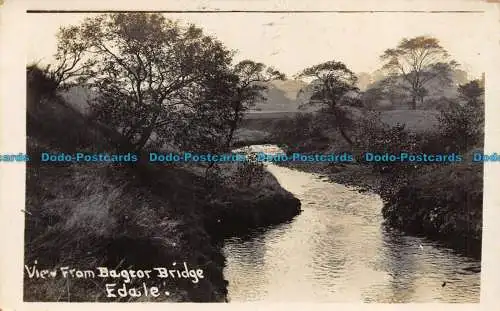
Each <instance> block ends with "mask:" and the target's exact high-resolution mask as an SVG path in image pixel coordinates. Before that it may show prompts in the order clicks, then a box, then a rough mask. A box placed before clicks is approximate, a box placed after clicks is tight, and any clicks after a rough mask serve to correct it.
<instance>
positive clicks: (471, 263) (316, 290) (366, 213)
mask: <svg viewBox="0 0 500 311" xmlns="http://www.w3.org/2000/svg"><path fill="white" fill-rule="evenodd" d="M268 169H269V171H270V172H271V173H273V174H274V175H275V176H276V178H277V179H278V181H279V182H280V183H281V184H282V186H283V187H284V188H286V189H287V190H289V191H291V192H292V193H294V194H295V195H296V196H297V197H298V198H299V199H300V200H301V201H302V205H303V210H304V211H303V212H302V214H300V215H299V216H297V217H296V218H295V219H294V220H293V221H292V222H290V223H288V224H283V225H280V226H276V227H273V228H270V229H268V230H266V231H264V232H260V233H256V234H254V235H253V236H252V237H251V238H250V239H248V240H241V239H230V240H227V241H226V243H225V246H224V252H225V255H226V257H227V260H228V261H227V265H226V268H225V271H224V274H225V277H226V279H227V280H228V281H229V296H230V299H231V301H252V300H260V301H287V302H291V301H321V302H327V301H328V302H478V301H479V279H480V278H479V273H477V272H474V271H475V270H476V268H477V267H478V266H479V265H480V263H479V262H478V261H477V260H474V259H469V258H465V257H461V256H459V255H457V254H455V253H454V252H452V251H450V250H448V249H446V248H442V247H438V246H437V245H436V244H435V243H433V242H429V241H427V240H424V239H421V238H415V237H408V236H405V235H403V234H401V233H400V232H398V231H394V230H389V229H387V228H384V227H383V226H381V220H382V219H381V215H380V209H381V207H382V202H381V201H380V199H379V198H378V197H377V196H375V195H372V194H360V193H357V192H355V191H352V190H350V189H348V188H346V187H344V186H342V185H338V184H332V183H328V182H326V181H323V180H321V179H319V178H318V177H316V176H315V175H313V174H308V173H304V172H299V171H293V170H290V169H287V168H283V167H278V166H275V165H269V166H268ZM444 281H446V282H447V283H446V284H447V285H446V286H445V287H442V284H443V282H444Z"/></svg>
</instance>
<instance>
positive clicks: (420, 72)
mask: <svg viewBox="0 0 500 311" xmlns="http://www.w3.org/2000/svg"><path fill="white" fill-rule="evenodd" d="M380 58H381V60H382V61H384V62H385V63H384V65H383V69H384V70H386V71H388V72H389V73H390V74H391V75H394V76H400V77H401V78H402V80H403V81H404V85H403V86H404V87H405V88H407V89H408V90H409V92H410V94H411V97H412V100H411V108H412V109H416V105H417V100H419V101H420V102H423V100H424V97H425V96H426V95H427V89H426V85H427V84H428V83H429V82H430V81H432V80H439V81H440V82H443V83H450V82H451V74H452V70H453V69H455V68H456V67H457V65H458V64H457V63H456V62H455V61H453V60H450V55H449V54H448V52H447V51H446V50H445V49H444V48H443V47H442V46H441V45H440V43H439V40H437V39H436V38H432V37H428V36H419V37H415V38H411V39H407V38H405V39H403V40H401V42H400V43H399V44H398V46H397V47H396V48H393V49H387V50H385V52H384V53H383V54H382V55H381V56H380Z"/></svg>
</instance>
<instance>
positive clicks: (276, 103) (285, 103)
mask: <svg viewBox="0 0 500 311" xmlns="http://www.w3.org/2000/svg"><path fill="white" fill-rule="evenodd" d="M305 86H307V83H306V82H304V81H300V80H284V81H280V80H276V81H271V82H269V83H268V91H267V95H266V98H267V101H265V102H261V103H257V104H256V105H255V107H253V108H252V110H254V111H283V112H285V111H286V112H290V111H298V106H299V104H300V103H299V102H298V101H297V95H298V93H299V92H300V90H301V89H303V88H304V87H305Z"/></svg>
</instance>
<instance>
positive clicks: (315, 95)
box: [298, 61, 359, 145]
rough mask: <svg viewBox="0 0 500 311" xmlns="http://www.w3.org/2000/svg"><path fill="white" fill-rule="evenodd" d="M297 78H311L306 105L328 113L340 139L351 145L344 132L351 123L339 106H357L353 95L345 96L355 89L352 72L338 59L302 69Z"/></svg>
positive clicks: (354, 91)
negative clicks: (318, 106) (317, 107)
mask: <svg viewBox="0 0 500 311" xmlns="http://www.w3.org/2000/svg"><path fill="white" fill-rule="evenodd" d="M298 77H299V78H312V79H313V81H312V82H311V84H310V85H309V86H308V88H309V89H310V91H311V97H310V101H309V104H312V105H314V104H320V106H321V111H322V112H323V113H325V114H326V115H328V116H330V119H331V120H332V121H333V123H334V124H335V127H336V128H337V129H338V131H339V132H340V134H341V136H342V137H343V138H344V140H345V141H346V142H347V143H348V144H349V145H352V144H353V142H352V140H351V138H350V137H349V135H348V134H347V131H346V128H347V127H348V126H349V125H350V123H351V122H350V119H349V117H348V115H347V114H348V112H347V111H346V109H343V108H344V107H345V106H348V105H355V106H358V103H357V98H355V97H352V96H349V95H350V94H353V93H356V94H357V93H358V91H359V89H358V87H357V86H356V84H357V79H358V78H357V77H356V75H355V74H354V73H353V72H352V71H351V70H349V68H347V66H346V65H345V64H343V63H342V62H337V61H329V62H325V63H322V64H319V65H315V66H312V67H309V68H306V69H304V70H303V71H302V72H301V73H299V74H298Z"/></svg>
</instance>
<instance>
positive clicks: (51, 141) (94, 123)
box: [0, 1, 500, 304]
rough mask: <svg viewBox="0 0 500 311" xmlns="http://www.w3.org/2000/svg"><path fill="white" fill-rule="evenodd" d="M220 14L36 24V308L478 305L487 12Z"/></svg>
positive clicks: (30, 93) (152, 14) (31, 289)
mask: <svg viewBox="0 0 500 311" xmlns="http://www.w3.org/2000/svg"><path fill="white" fill-rule="evenodd" d="M205 2H206V3H207V4H206V5H199V6H198V7H194V6H191V7H190V8H189V9H186V10H178V9H175V10H174V9H171V10H169V7H168V4H165V7H164V9H162V10H156V9H155V10H140V11H139V10H132V9H131V10H112V9H108V10H73V9H71V10H63V9H60V8H59V9H58V10H49V9H47V10H35V9H31V10H30V9H29V8H28V9H27V11H26V12H25V13H24V14H25V17H24V20H23V23H24V28H25V31H26V38H25V39H24V40H25V43H24V44H25V45H26V63H25V66H24V67H25V70H26V73H25V76H26V80H25V81H26V97H25V100H26V110H25V118H26V123H25V127H26V140H25V146H26V149H25V153H21V150H19V151H16V150H10V151H9V152H3V151H2V153H1V154H0V157H1V162H0V163H2V165H14V164H13V163H14V162H24V163H25V165H26V169H25V173H24V177H22V178H24V181H23V183H24V184H25V191H24V200H25V205H24V207H17V206H15V207H12V209H15V210H16V212H15V213H20V212H19V210H22V211H21V213H22V217H23V219H24V229H23V241H24V246H23V250H24V251H23V252H24V254H23V262H22V270H23V271H22V275H23V277H22V281H23V282H22V300H23V301H24V302H65V303H67V302H75V303H77V302H94V303H103V302H122V303H123V302H150V303H155V302H159V303H161V302H195V303H207V302H219V303H229V304H231V303H241V302H263V303H275V302H287V303H290V302H291V303H295V302H301V303H479V302H480V292H481V287H482V282H481V278H482V276H481V270H482V265H481V260H482V254H484V249H483V248H484V247H483V245H484V244H483V243H482V237H483V194H484V191H483V190H484V182H483V180H484V174H483V172H484V170H485V167H486V165H491V166H495V165H498V163H499V162H500V150H496V151H498V152H495V150H493V151H491V149H490V150H488V151H486V150H485V117H486V114H485V111H486V110H487V109H486V110H485V88H486V85H487V82H486V81H487V80H488V77H489V76H487V75H486V71H487V70H488V69H487V67H488V62H487V60H485V59H486V57H485V54H486V53H487V45H486V44H485V42H486V41H487V40H488V36H487V32H485V25H486V22H485V17H484V16H485V15H484V14H485V9H477V10H465V11H458V10H453V11H446V10H442V11H424V10H416V11H415V10H414V11H411V10H394V11H391V10H380V11H373V10H372V11H363V10H351V11H343V10H335V6H334V5H332V6H330V8H329V9H322V10H316V9H315V10H313V9H307V10H306V9H301V10H294V9H293V8H291V7H290V8H283V7H278V9H276V7H274V8H273V7H268V8H265V5H262V7H263V8H265V9H262V10H250V9H249V10H245V9H241V10H240V9H238V10H231V9H230V8H229V7H230V5H226V6H225V7H222V8H221V7H217V6H211V5H210V1H205ZM240 2H243V1H240ZM263 2H264V1H263ZM226 7H228V9H226ZM488 104H489V102H488ZM12 122H15V120H12ZM9 162H12V163H9ZM497 189H498V188H497ZM13 213H14V212H13ZM7 238H8V237H7ZM483 256H484V255H483ZM19 273H20V271H19Z"/></svg>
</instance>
